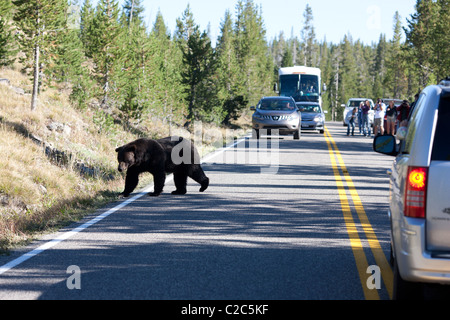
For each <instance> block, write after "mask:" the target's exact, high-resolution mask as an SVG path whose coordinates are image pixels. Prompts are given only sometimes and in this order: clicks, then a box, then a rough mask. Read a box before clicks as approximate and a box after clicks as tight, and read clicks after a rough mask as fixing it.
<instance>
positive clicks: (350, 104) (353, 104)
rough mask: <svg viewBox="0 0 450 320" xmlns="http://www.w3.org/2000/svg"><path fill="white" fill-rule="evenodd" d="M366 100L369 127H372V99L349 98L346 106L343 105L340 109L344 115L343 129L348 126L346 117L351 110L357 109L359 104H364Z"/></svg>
mask: <svg viewBox="0 0 450 320" xmlns="http://www.w3.org/2000/svg"><path fill="white" fill-rule="evenodd" d="M366 100H369V102H370V111H369V125H370V126H371V127H372V126H373V118H374V112H373V106H374V103H373V101H372V99H367V98H351V99H349V100H348V101H347V104H343V105H342V107H344V108H345V109H344V113H343V118H342V119H343V125H344V127H346V126H348V119H347V115H348V113H349V112H352V111H353V108H358V107H359V105H360V104H361V102H365V101H366ZM355 124H358V119H356V122H355Z"/></svg>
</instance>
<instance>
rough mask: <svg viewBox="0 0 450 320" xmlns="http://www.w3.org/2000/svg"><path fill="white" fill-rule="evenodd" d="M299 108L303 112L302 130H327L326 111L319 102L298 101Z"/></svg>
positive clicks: (322, 131) (321, 131)
mask: <svg viewBox="0 0 450 320" xmlns="http://www.w3.org/2000/svg"><path fill="white" fill-rule="evenodd" d="M296 105H297V108H298V109H299V111H300V112H301V114H302V128H301V129H302V130H304V131H319V132H320V133H324V130H325V113H326V112H327V111H323V110H322V107H321V106H320V103H318V102H297V103H296Z"/></svg>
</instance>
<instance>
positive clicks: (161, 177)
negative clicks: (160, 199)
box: [116, 137, 209, 197]
mask: <svg viewBox="0 0 450 320" xmlns="http://www.w3.org/2000/svg"><path fill="white" fill-rule="evenodd" d="M116 152H117V153H118V155H117V159H118V161H119V169H118V170H119V172H124V171H126V172H127V174H126V178H125V190H124V191H123V192H122V193H121V194H120V195H121V196H123V197H128V196H129V195H130V194H131V193H132V192H133V191H134V189H135V188H136V186H137V185H138V183H139V174H140V173H142V172H150V173H151V174H152V175H153V178H154V190H153V192H152V193H150V194H149V195H150V196H154V197H157V196H159V195H160V194H161V192H162V191H163V188H164V183H165V181H166V173H173V176H174V182H175V187H176V190H175V191H173V192H172V194H174V195H184V194H186V185H187V178H188V177H190V178H192V179H193V180H195V181H196V182H198V183H199V184H200V185H201V188H200V192H204V191H205V190H206V189H207V188H208V186H209V178H208V177H207V176H206V175H205V173H204V172H203V169H202V167H201V166H200V156H199V154H198V152H197V149H196V148H195V146H194V145H193V144H192V143H191V142H190V141H189V140H186V139H184V138H181V137H168V138H164V139H160V140H152V139H139V140H136V141H133V142H131V143H129V144H126V145H124V146H122V147H119V148H117V149H116Z"/></svg>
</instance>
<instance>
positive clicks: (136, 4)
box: [123, 0, 144, 27]
mask: <svg viewBox="0 0 450 320" xmlns="http://www.w3.org/2000/svg"><path fill="white" fill-rule="evenodd" d="M141 2H142V0H126V1H125V4H124V6H123V10H124V13H125V15H126V17H127V23H128V27H130V25H132V24H133V23H136V24H138V25H143V24H144V20H143V16H142V15H143V13H144V7H143V6H142V3H141Z"/></svg>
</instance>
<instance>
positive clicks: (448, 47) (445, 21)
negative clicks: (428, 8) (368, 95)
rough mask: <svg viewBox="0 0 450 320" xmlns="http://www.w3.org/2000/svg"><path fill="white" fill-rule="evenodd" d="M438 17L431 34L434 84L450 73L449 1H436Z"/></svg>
mask: <svg viewBox="0 0 450 320" xmlns="http://www.w3.org/2000/svg"><path fill="white" fill-rule="evenodd" d="M435 5H436V6H437V10H438V13H437V14H438V16H437V19H436V28H435V30H434V32H433V34H434V36H433V39H434V42H433V51H434V57H435V59H434V61H433V65H434V70H435V75H436V82H439V81H440V80H442V79H444V78H445V77H448V76H449V73H450V28H449V21H450V1H449V0H437V1H436V4H435Z"/></svg>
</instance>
